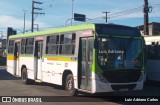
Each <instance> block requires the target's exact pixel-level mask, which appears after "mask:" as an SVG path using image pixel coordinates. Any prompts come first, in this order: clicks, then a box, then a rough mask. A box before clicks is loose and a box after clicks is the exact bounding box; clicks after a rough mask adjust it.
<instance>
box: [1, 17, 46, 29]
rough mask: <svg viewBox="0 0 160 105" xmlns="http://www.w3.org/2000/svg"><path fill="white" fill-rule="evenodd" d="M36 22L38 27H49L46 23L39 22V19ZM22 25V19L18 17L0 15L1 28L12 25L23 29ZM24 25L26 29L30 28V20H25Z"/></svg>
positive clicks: (14, 27)
mask: <svg viewBox="0 0 160 105" xmlns="http://www.w3.org/2000/svg"><path fill="white" fill-rule="evenodd" d="M36 24H38V25H39V28H43V27H49V26H48V25H47V24H46V23H43V22H39V21H36ZM23 26H24V20H23V19H19V18H16V17H13V16H8V15H0V27H1V28H6V29H7V27H13V29H19V30H23ZM25 26H26V30H30V29H31V20H26V21H25Z"/></svg>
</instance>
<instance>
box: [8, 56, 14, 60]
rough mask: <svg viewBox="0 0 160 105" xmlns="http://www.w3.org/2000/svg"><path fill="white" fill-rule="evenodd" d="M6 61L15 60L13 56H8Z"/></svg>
mask: <svg viewBox="0 0 160 105" xmlns="http://www.w3.org/2000/svg"><path fill="white" fill-rule="evenodd" d="M7 60H15V58H14V56H11V55H8V56H7Z"/></svg>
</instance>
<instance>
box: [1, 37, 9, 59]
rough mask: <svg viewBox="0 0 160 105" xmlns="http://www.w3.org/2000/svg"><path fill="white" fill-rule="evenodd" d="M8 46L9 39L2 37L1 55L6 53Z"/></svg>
mask: <svg viewBox="0 0 160 105" xmlns="http://www.w3.org/2000/svg"><path fill="white" fill-rule="evenodd" d="M6 46H7V40H6V39H0V56H5V55H6Z"/></svg>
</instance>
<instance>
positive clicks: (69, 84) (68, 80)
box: [65, 74, 78, 96]
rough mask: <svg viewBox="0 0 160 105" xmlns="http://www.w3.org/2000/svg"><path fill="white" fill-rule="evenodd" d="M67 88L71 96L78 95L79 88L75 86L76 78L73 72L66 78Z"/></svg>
mask: <svg viewBox="0 0 160 105" xmlns="http://www.w3.org/2000/svg"><path fill="white" fill-rule="evenodd" d="M65 90H66V91H67V93H68V95H69V96H76V95H78V91H77V89H75V88H74V79H73V75H72V74H69V75H68V76H67V78H66V83H65Z"/></svg>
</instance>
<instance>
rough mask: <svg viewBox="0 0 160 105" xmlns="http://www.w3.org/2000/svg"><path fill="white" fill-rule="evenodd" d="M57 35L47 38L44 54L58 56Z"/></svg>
mask: <svg viewBox="0 0 160 105" xmlns="http://www.w3.org/2000/svg"><path fill="white" fill-rule="evenodd" d="M58 45H59V35H52V36H47V42H46V54H58Z"/></svg>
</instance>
